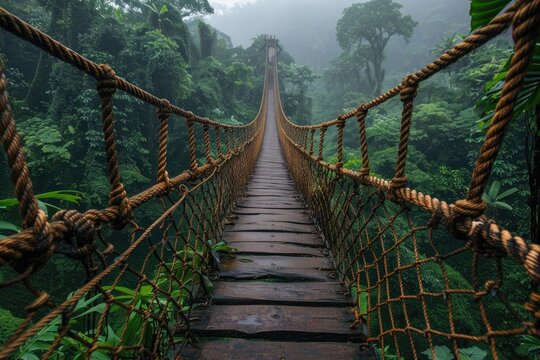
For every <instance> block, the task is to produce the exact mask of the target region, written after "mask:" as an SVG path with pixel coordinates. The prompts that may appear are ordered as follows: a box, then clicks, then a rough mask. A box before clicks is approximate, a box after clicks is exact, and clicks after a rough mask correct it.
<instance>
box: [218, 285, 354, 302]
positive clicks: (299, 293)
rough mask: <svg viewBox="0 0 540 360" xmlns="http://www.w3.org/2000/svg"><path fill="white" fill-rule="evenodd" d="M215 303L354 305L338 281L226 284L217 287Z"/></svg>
mask: <svg viewBox="0 0 540 360" xmlns="http://www.w3.org/2000/svg"><path fill="white" fill-rule="evenodd" d="M212 303H214V304H218V305H233V304H235V305H238V304H242V305H262V304H276V305H302V306H321V307H322V306H325V307H328V306H329V307H343V306H351V307H352V306H353V301H352V299H351V297H350V296H347V295H345V288H344V287H343V286H342V285H341V284H340V283H338V282H294V283H269V282H258V281H249V282H224V281H219V282H216V283H215V284H214V293H213V296H212Z"/></svg>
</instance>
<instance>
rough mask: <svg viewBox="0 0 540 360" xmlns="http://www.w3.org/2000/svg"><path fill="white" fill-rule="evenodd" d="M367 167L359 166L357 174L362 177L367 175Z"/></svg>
mask: <svg viewBox="0 0 540 360" xmlns="http://www.w3.org/2000/svg"><path fill="white" fill-rule="evenodd" d="M369 172H370V170H369V168H364V167H363V168H361V169H360V170H358V174H360V176H362V177H364V176H369Z"/></svg>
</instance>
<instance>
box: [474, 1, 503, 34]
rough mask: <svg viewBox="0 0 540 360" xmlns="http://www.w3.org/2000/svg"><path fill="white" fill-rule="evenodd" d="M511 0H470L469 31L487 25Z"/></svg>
mask: <svg viewBox="0 0 540 360" xmlns="http://www.w3.org/2000/svg"><path fill="white" fill-rule="evenodd" d="M510 2H511V0H471V7H470V15H471V31H473V30H475V29H477V28H479V27H482V26H484V25H487V24H488V23H489V22H490V21H491V20H493V18H495V17H496V16H497V15H498V14H499V13H500V12H501V11H502V9H504V8H505V7H506V5H508V4H509V3H510Z"/></svg>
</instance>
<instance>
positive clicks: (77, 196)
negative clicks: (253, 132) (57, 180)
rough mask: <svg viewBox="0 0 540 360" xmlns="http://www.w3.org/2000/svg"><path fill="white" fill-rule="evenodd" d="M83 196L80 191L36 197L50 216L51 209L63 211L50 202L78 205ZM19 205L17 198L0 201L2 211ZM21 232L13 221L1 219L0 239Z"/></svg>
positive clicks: (44, 194)
mask: <svg viewBox="0 0 540 360" xmlns="http://www.w3.org/2000/svg"><path fill="white" fill-rule="evenodd" d="M83 196H84V195H83V194H82V193H81V192H79V191H74V190H57V191H49V192H46V193H42V194H38V195H36V199H38V205H39V207H40V208H41V209H42V210H43V211H45V213H46V214H47V215H48V213H49V209H54V210H62V209H61V208H59V207H58V206H56V205H53V204H51V203H50V202H49V201H50V200H58V201H65V202H68V203H72V204H76V205H78V204H79V202H80V201H81V199H82V198H83ZM17 205H19V201H18V200H17V199H15V198H11V199H0V211H8V210H10V209H12V208H14V207H16V206H17ZM19 231H21V228H20V227H19V226H18V225H15V224H14V223H13V222H11V221H7V220H2V219H0V239H2V238H5V237H6V235H8V234H10V233H17V232H19Z"/></svg>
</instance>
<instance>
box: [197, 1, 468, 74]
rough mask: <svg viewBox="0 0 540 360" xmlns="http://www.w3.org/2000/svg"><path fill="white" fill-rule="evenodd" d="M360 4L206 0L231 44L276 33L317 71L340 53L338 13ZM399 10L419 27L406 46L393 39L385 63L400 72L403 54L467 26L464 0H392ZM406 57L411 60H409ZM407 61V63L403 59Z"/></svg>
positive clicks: (423, 49) (463, 30)
mask: <svg viewBox="0 0 540 360" xmlns="http://www.w3.org/2000/svg"><path fill="white" fill-rule="evenodd" d="M363 1H365V0H210V3H211V4H212V6H214V8H215V10H216V11H215V14H214V15H211V16H209V17H207V18H206V19H207V21H208V22H209V23H210V24H211V25H212V26H214V27H215V28H217V29H219V30H220V31H222V32H224V33H225V34H227V35H229V36H231V38H232V42H233V44H234V45H235V46H237V45H242V46H244V47H247V46H249V45H250V44H251V42H252V39H253V38H254V37H256V36H257V35H258V34H270V35H275V36H277V38H278V39H279V40H280V42H281V43H282V44H283V46H284V47H285V49H286V50H287V51H288V52H289V53H290V54H291V55H292V56H293V57H294V58H295V60H296V61H297V62H298V63H301V64H309V65H311V66H312V67H314V68H315V69H316V70H322V69H323V68H325V67H326V66H327V65H328V63H329V62H330V60H331V59H332V58H333V57H335V56H337V55H338V54H339V53H341V49H340V48H339V45H338V44H337V40H336V24H337V21H338V20H339V18H340V17H341V16H342V14H343V10H344V9H345V8H347V7H349V6H351V5H352V4H354V3H358V2H363ZM394 1H396V2H398V3H401V4H402V5H403V9H402V12H403V13H404V14H409V15H411V16H412V17H413V19H414V20H415V21H417V22H418V23H419V25H418V27H417V28H416V29H415V33H414V35H413V38H412V39H411V41H410V44H409V45H407V44H405V43H404V42H402V41H400V40H399V39H394V40H392V42H393V45H392V44H390V46H389V48H388V51H387V55H388V59H395V58H397V59H402V60H400V61H401V63H400V64H396V65H400V66H401V70H403V71H408V70H410V69H411V67H412V66H413V63H415V64H416V65H418V61H419V60H418V59H414V58H412V57H406V58H405V59H406V60H404V57H403V55H418V54H408V53H407V52H408V51H416V52H418V51H420V52H421V53H422V54H423V53H425V55H426V57H425V58H424V59H422V61H423V60H426V61H427V60H429V59H430V58H431V57H432V54H431V53H430V50H429V49H431V48H432V47H433V46H434V45H435V44H436V43H437V42H438V41H439V40H440V38H441V36H443V35H451V34H453V33H455V32H460V33H466V32H467V31H468V28H469V25H468V24H469V15H468V9H469V0H452V1H449V0H394ZM409 58H410V59H409ZM409 60H410V61H411V63H410V64H409V63H407V61H409Z"/></svg>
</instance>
